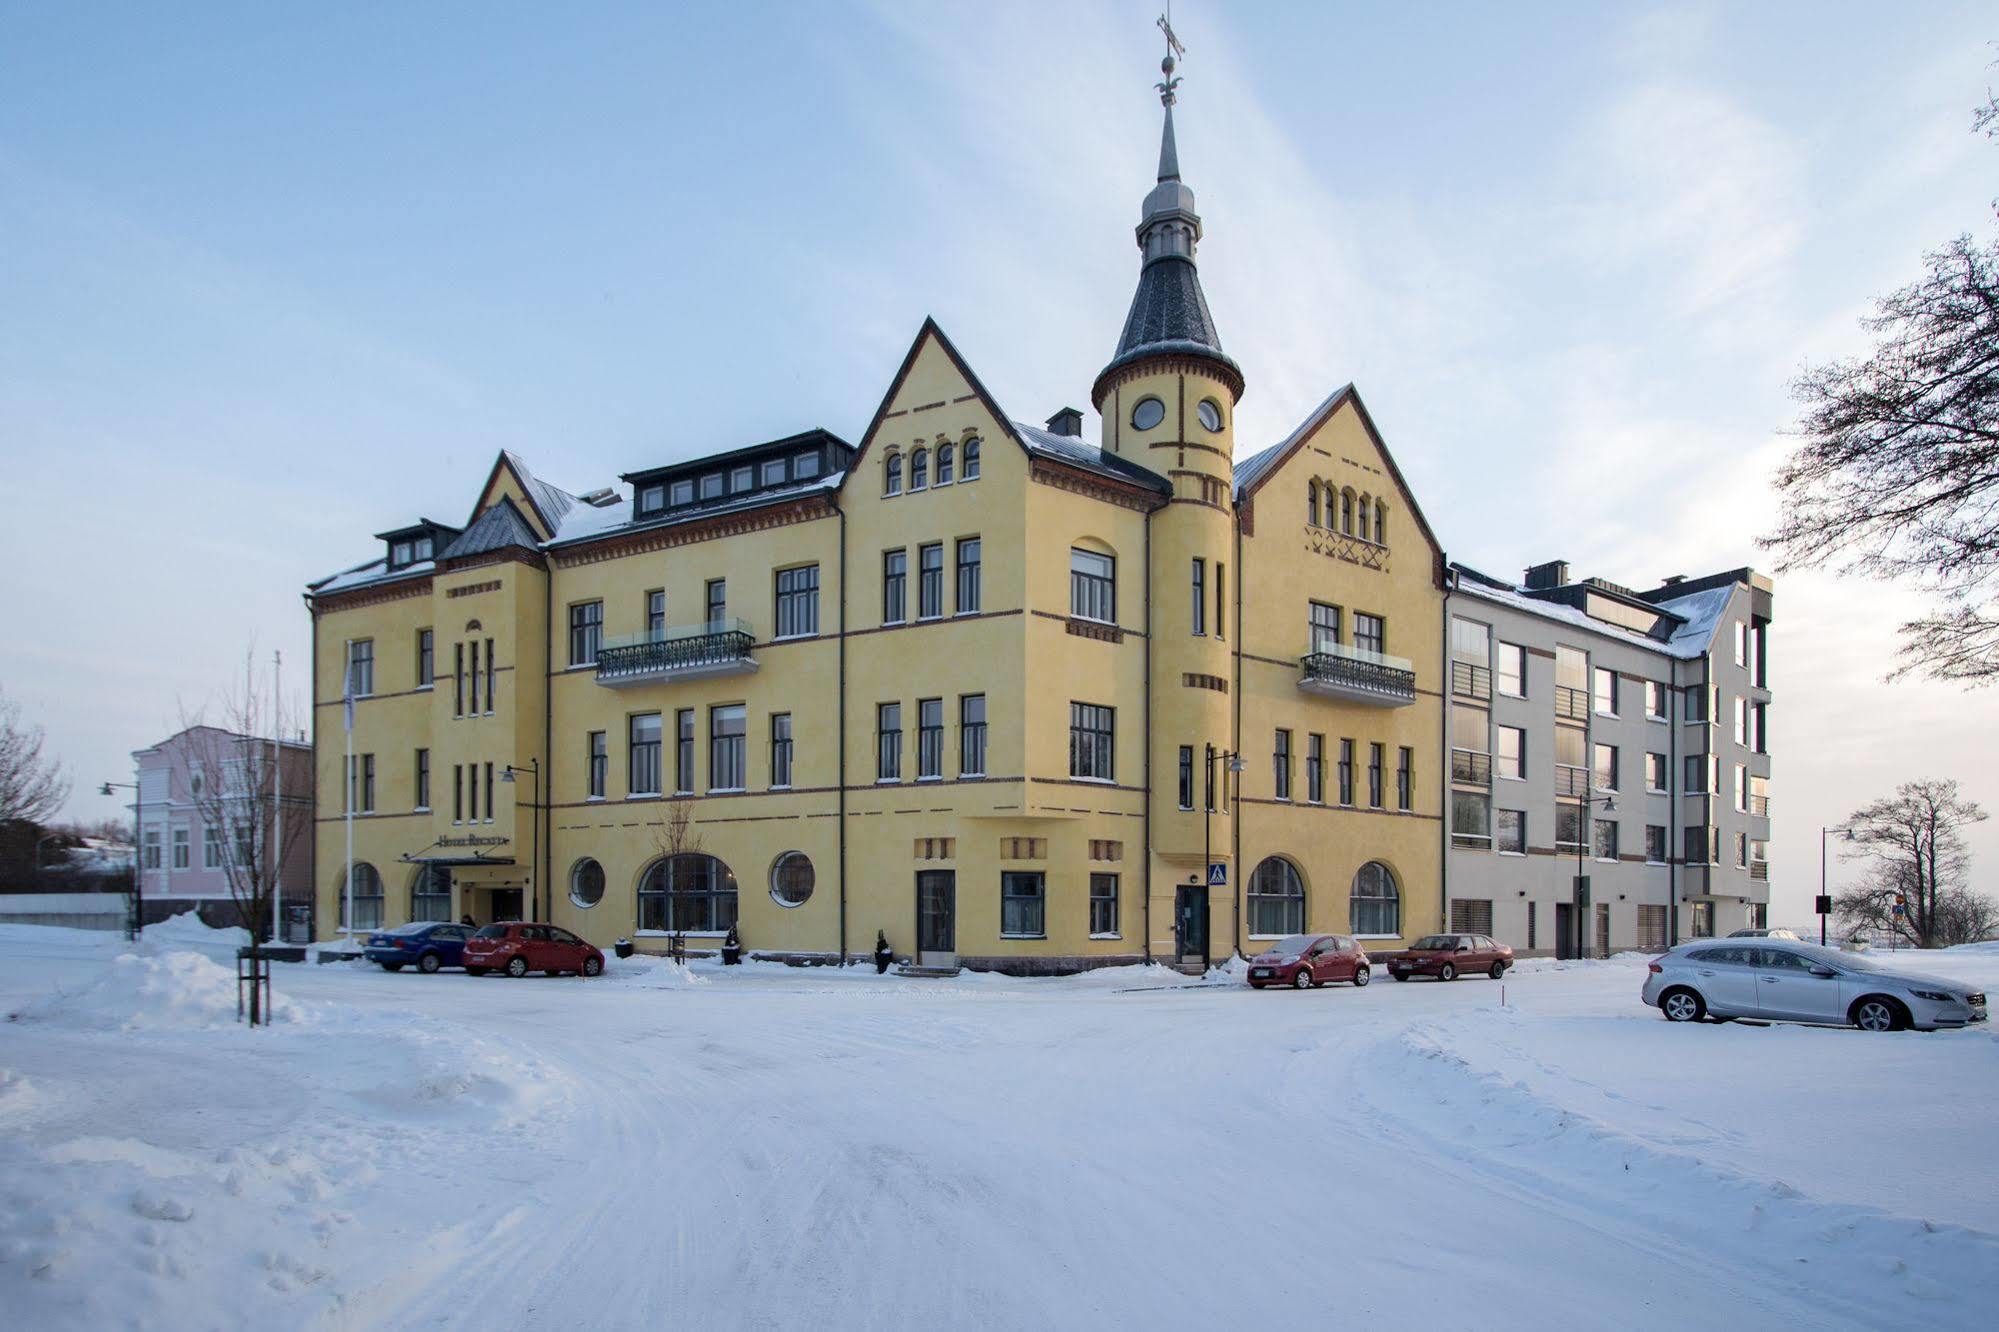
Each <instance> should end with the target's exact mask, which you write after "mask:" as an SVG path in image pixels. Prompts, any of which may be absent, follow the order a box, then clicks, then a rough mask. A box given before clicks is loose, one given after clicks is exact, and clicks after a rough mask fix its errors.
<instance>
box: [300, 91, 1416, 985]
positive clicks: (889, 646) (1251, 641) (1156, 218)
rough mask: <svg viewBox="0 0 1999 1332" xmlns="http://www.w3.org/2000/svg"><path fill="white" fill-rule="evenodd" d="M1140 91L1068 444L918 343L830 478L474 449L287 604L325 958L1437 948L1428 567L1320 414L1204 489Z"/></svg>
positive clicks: (814, 469) (1188, 331)
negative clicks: (1101, 312)
mask: <svg viewBox="0 0 1999 1332" xmlns="http://www.w3.org/2000/svg"><path fill="white" fill-rule="evenodd" d="M1166 97H1167V101H1168V104H1167V108H1166V117H1165V128H1164V133H1163V136H1162V143H1161V153H1160V163H1159V170H1158V173H1157V183H1156V184H1155V186H1154V188H1153V189H1152V191H1151V192H1150V193H1149V194H1148V195H1147V196H1146V199H1145V202H1144V205H1143V208H1142V211H1141V219H1140V223H1139V226H1138V229H1137V233H1136V239H1137V244H1138V248H1139V250H1140V254H1141V268H1140V275H1139V281H1138V289H1137V292H1136V294H1135V296H1134V298H1133V301H1132V305H1131V308H1130V310H1129V312H1128V315H1127V318H1126V322H1125V325H1124V328H1123V332H1122V334H1121V336H1120V338H1119V341H1118V344H1117V348H1116V351H1115V353H1114V355H1113V356H1112V358H1111V360H1110V361H1109V363H1108V364H1107V365H1106V366H1105V367H1104V368H1103V369H1102V370H1101V372H1099V373H1098V374H1097V376H1096V378H1095V381H1094V383H1093V386H1092V390H1091V402H1092V405H1093V406H1094V407H1095V409H1096V411H1097V412H1098V413H1099V414H1100V417H1101V427H1100V433H1099V441H1100V442H1099V443H1096V444H1092V443H1089V442H1087V441H1086V440H1085V439H1084V437H1083V430H1082V426H1083V414H1082V413H1081V412H1080V411H1077V410H1074V409H1068V408H1065V409H1063V410H1061V411H1058V412H1056V413H1055V414H1054V415H1052V416H1050V417H1049V418H1048V419H1047V422H1046V424H1045V425H1044V426H1032V425H1028V424H1024V423H1022V422H1019V421H1016V420H1014V419H1012V417H1011V416H1009V415H1008V414H1007V413H1006V412H1005V411H1003V410H1002V409H1001V407H1000V405H999V404H998V402H997V401H996V400H995V399H994V397H993V395H992V394H991V393H990V392H988V391H987V389H986V388H985V387H984V385H982V384H981V383H980V381H979V379H978V377H977V376H976V375H975V374H974V373H973V371H972V369H971V367H970V366H969V365H968V364H967V362H966V361H965V359H964V358H963V357H962V356H961V355H960V354H959V352H958V351H957V350H956V348H955V347H953V346H952V344H951V343H950V341H949V340H948V339H947V338H946V337H945V336H944V334H943V332H942V330H941V329H939V328H938V327H937V326H936V325H935V324H934V323H932V322H929V321H926V322H925V324H924V326H923V328H922V329H921V330H920V331H919V332H918V334H917V336H916V338H915V340H914V342H913V343H912V345H911V346H910V348H909V351H908V354H907V356H906V357H905V358H904V360H903V362H902V364H901V366H900V367H899V368H898V369H897V370H896V372H895V374H894V375H893V376H892V377H891V379H890V381H889V384H888V388H887V391H886V393H885V394H884V395H883V398H882V400H881V404H880V407H879V408H878V410H877V411H876V413H875V415H874V418H873V419H872V420H871V421H870V422H869V423H868V425H867V427H866V429H865V430H864V431H862V432H861V433H860V435H859V440H858V443H855V444H849V443H847V442H845V441H844V440H842V439H840V438H838V437H836V436H834V435H832V434H830V433H827V432H825V431H823V430H813V431H807V432H805V433H802V434H799V435H795V436H791V437H789V438H786V439H782V440H776V441H771V442H769V443H764V444H757V445H752V446H750V447H746V448H739V449H735V450H731V451H727V452H722V453H717V454H713V455H711V456H708V457H704V458H700V459H695V460H690V461H684V462H672V463H665V464H661V465H655V466H649V467H645V468H642V469H640V470H636V471H631V472H627V473H625V474H624V475H623V476H622V477H621V478H620V481H621V484H620V485H617V486H605V487H602V488H599V489H596V490H591V491H589V492H587V493H576V492H572V491H567V490H563V489H560V488H558V487H555V486H553V485H550V484H548V483H546V482H544V481H542V480H540V479H538V478H536V477H535V476H533V475H532V473H531V472H530V471H529V469H528V468H527V467H526V465H525V464H524V463H523V462H522V461H521V460H520V459H518V458H516V457H514V456H512V455H510V454H503V455H502V456H501V457H500V458H499V459H498V460H497V461H496V462H495V463H494V465H493V467H492V469H491V471H490V472H489V473H488V474H487V476H486V478H485V481H484V483H483V485H482V486H480V488H479V490H478V492H477V495H476V499H475V502H474V504H473V505H472V508H471V512H470V515H469V517H468V518H467V519H466V521H465V522H464V524H463V525H462V526H452V525H448V524H445V523H441V522H436V521H433V520H423V521H419V522H415V523H411V524H409V525H406V526H403V527H398V528H394V529H391V530H389V531H386V532H383V533H380V534H378V540H380V541H381V542H382V543H383V547H382V553H381V555H380V556H378V557H377V558H375V559H373V560H370V561H368V562H366V563H364V564H362V565H359V566H357V567H355V568H353V569H350V570H348V571H346V572H344V573H341V574H338V575H335V576H333V577H331V578H328V579H324V580H321V581H320V582H317V583H315V584H313V585H312V586H311V587H310V588H309V589H308V591H307V594H306V599H307V603H308V606H309V608H310V611H311V614H312V619H313V640H314V670H313V679H314V716H315V724H316V734H317V740H318V757H317V762H316V780H317V784H318V789H319V791H320V794H321V801H320V809H319V817H320V825H319V826H320V835H319V838H318V848H319V851H318V857H317V868H316V874H315V878H316V882H317V885H318V892H319V899H320V907H321V912H322V919H323V921H324V922H325V923H326V924H325V926H323V927H322V929H321V931H320V932H321V934H322V935H326V934H330V933H331V932H332V930H331V928H330V927H331V926H332V924H333V922H336V921H338V922H341V923H342V924H343V925H351V926H352V927H354V928H369V927H372V926H374V925H377V924H384V923H395V922H398V921H402V920H406V919H413V918H418V919H420V918H454V919H455V918H457V917H459V916H461V915H470V916H472V917H473V918H474V919H476V920H479V921H482V922H483V921H488V920H493V919H508V918H522V919H529V920H551V921H553V922H555V923H557V924H559V925H562V926H564V927H566V928H569V929H572V930H574V931H576V932H577V933H579V934H582V935H583V936H585V937H586V938H589V939H590V940H592V941H593V942H595V943H598V944H600V945H609V944H611V943H612V942H614V941H615V940H617V939H619V938H621V937H629V938H632V939H633V940H634V942H635V943H636V945H637V946H638V947H640V948H641V949H645V950H648V951H659V950H661V949H663V948H664V947H665V946H666V941H667V938H668V936H670V935H681V936H685V937H686V939H687V940H688V941H689V943H690V946H692V947H695V948H703V947H713V946H715V945H717V944H719V943H720V942H721V941H722V940H723V939H724V938H725V937H726V935H727V933H728V932H729V931H730V930H732V929H733V930H735V931H737V933H738V935H739V937H740V940H741V942H742V944H743V946H744V947H745V948H746V949H748V950H749V951H751V952H752V953H759V954H763V955H767V956H776V957H785V958H793V959H806V960H819V959H831V958H840V957H845V956H850V955H853V954H856V953H862V954H864V953H867V952H868V951H870V950H871V949H872V948H873V947H874V945H875V942H876V938H877V934H878V933H879V934H880V935H881V936H882V937H885V938H886V939H887V940H888V943H889V945H890V947H891V949H892V950H893V951H894V952H895V953H896V954H897V955H899V956H901V957H904V958H907V959H909V960H911V961H913V962H916V963H919V964H924V965H932V966H945V967H948V966H956V965H970V966H975V967H983V968H1003V969H1010V970H1017V971H1040V970H1069V969H1075V968H1079V967H1088V966H1098V965H1105V964H1113V963H1126V962H1134V961H1139V960H1144V959H1154V960H1160V961H1169V962H1175V963H1183V964H1185V963H1198V962H1201V961H1204V960H1216V959H1220V958H1224V957H1227V956H1229V955H1230V954H1232V953H1234V952H1238V951H1254V950H1255V948H1256V947H1257V945H1258V941H1259V940H1261V939H1265V938H1269V937H1278V936H1282V935H1286V934H1292V933H1298V932H1301V931H1305V930H1315V931H1352V932H1355V933H1358V934H1361V935H1362V936H1364V937H1366V938H1369V939H1371V940H1376V941H1380V942H1381V943H1383V944H1387V945H1391V946H1392V945H1393V944H1394V943H1395V942H1397V941H1400V940H1403V939H1406V938H1408V937H1409V936H1412V935H1415V934H1421V933H1424V932H1426V931H1429V930H1432V929H1435V928H1436V927H1438V925H1439V924H1440V923H1441V919H1442V911H1443V870H1444V855H1445V852H1444V847H1445V841H1446V832H1445V823H1444V791H1445V786H1444V783H1443V780H1442V774H1441V771H1440V767H1439V764H1440V757H1439V756H1440V755H1441V754H1442V753H1443V749H1444V742H1443V730H1442V724H1443V702H1442V699H1443V690H1444V688H1445V669H1444V668H1445V637H1444V635H1445V619H1446V616H1445V607H1444V594H1445V588H1444V584H1445V577H1446V564H1445V560H1444V555H1443V551H1442V549H1441V547H1440V546H1439V545H1438V543H1437V541H1436V539H1435V538H1434V536H1433V534H1432V533H1431V532H1430V530H1429V527H1428V525H1427V523H1426V522H1425V521H1424V519H1423V516H1422V514H1421V512H1420V510H1419V509H1418V507H1417V505H1416V502H1415V500H1414V497H1413V496H1412V495H1411V494H1410V493H1409V491H1408V489H1407V487H1406V485H1405V484H1404V483H1403V480H1402V477H1401V474H1400V472H1399V471H1398V469H1397V468H1396V465H1395V463H1394V460H1393V459H1392V457H1391V456H1390V455H1389V452H1388V449H1387V447H1386V445H1385V444H1384V443H1383V441H1382V438H1381V436H1380V434H1379V432H1378V431H1377V429H1376V428H1375V425H1374V423H1373V422H1372V421H1371V420H1370V419H1369V416H1368V413H1367V411H1366V408H1365V407H1364V406H1363V404H1362V403H1361V400H1360V398H1359V395H1358V394H1357V393H1355V392H1354V391H1353V389H1352V388H1351V387H1348V388H1344V389H1341V390H1339V391H1338V392H1336V393H1334V394H1333V395H1332V396H1330V397H1329V398H1328V399H1327V400H1326V401H1325V402H1324V403H1323V404H1321V405H1320V407H1319V408H1318V409H1317V410H1315V411H1314V412H1313V413H1312V415H1311V416H1310V417H1309V418H1308V419H1307V420H1306V421H1305V422H1303V423H1302V424H1301V425H1300V426H1299V428H1298V429H1297V430H1296V431H1294V432H1293V433H1292V434H1291V435H1290V436H1289V437H1288V438H1287V439H1285V440H1284V441H1282V442H1280V443H1278V444H1276V445H1273V446H1271V447H1269V448H1266V449H1263V450H1261V451H1260V452H1256V453H1254V454H1253V455H1252V456H1249V457H1247V458H1245V459H1244V460H1243V461H1242V462H1240V463H1238V462H1237V461H1236V454H1237V441H1236V439H1235V424H1234V423H1235V406H1236V404H1237V402H1238V401H1239V400H1240V398H1241V396H1242V393H1243V391H1244V375H1243V372H1242V370H1241V368H1240V367H1238V366H1237V365H1236V363H1235V362H1234V361H1233V360H1232V359H1230V358H1229V357H1228V356H1227V355H1226V354H1225V353H1224V352H1223V350H1222V345H1221V340H1220V337H1219V335H1218V333H1217V331H1216V327H1215V323H1214V320H1213V317H1212V315H1211V314H1210V312H1209V309H1208V306H1207V302H1206V299H1205V297H1204V295H1203V293H1202V291H1201V287H1200V282H1199V277H1198V272H1197V269H1196V265H1195V249H1196V245H1197V243H1198V242H1199V240H1200V237H1201V221H1200V217H1199V215H1198V213H1197V212H1196V211H1195V201H1194V195H1193V192H1192V190H1191V189H1189V188H1188V187H1187V186H1186V185H1185V184H1184V183H1183V182H1182V180H1181V178H1180V170H1179V163H1178V156H1177V151H1176V148H1175V143H1174V138H1173V124H1172V106H1171V100H1170V99H1171V92H1170V90H1169V91H1168V92H1167V94H1166ZM350 696H351V699H352V701H351V702H350V701H349V698H350ZM350 717H351V722H350V721H349V720H348V718H350ZM350 846H351V851H350V850H349V848H350Z"/></svg>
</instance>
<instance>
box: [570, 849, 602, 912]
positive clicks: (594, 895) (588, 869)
mask: <svg viewBox="0 0 1999 1332" xmlns="http://www.w3.org/2000/svg"><path fill="white" fill-rule="evenodd" d="M569 900H570V901H572V902H574V903H575V904H576V905H577V906H580V907H593V906H596V905H597V904H598V903H599V902H601V901H603V900H604V867H603V866H602V865H599V864H598V863H597V862H596V861H594V860H591V859H589V858H588V857H587V856H586V857H585V858H584V859H582V860H579V861H577V862H576V865H575V867H574V868H572V869H571V870H570V871H569Z"/></svg>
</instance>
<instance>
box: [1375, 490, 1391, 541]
mask: <svg viewBox="0 0 1999 1332" xmlns="http://www.w3.org/2000/svg"><path fill="white" fill-rule="evenodd" d="M1374 540H1375V542H1376V544H1377V545H1383V546H1385V545H1387V544H1388V506H1387V505H1386V504H1382V503H1380V502H1379V501H1377V502H1376V503H1375V506H1374Z"/></svg>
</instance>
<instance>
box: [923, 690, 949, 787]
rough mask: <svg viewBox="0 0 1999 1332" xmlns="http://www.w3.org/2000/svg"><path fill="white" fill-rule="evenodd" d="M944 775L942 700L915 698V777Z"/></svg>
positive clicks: (930, 777) (934, 778)
mask: <svg viewBox="0 0 1999 1332" xmlns="http://www.w3.org/2000/svg"><path fill="white" fill-rule="evenodd" d="M943 775H944V700H943V699H941V698H919V699H917V700H916V779H917V780H918V781H922V780H924V779H925V778H929V779H930V780H932V781H935V780H937V779H938V778H940V777H942V776H943Z"/></svg>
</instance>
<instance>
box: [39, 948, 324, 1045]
mask: <svg viewBox="0 0 1999 1332" xmlns="http://www.w3.org/2000/svg"><path fill="white" fill-rule="evenodd" d="M304 1016H305V1011H304V1010H303V1009H302V1008H300V1007H299V1005H297V1004H295V1003H293V1002H292V1001H291V1000H289V999H286V998H284V997H283V996H282V995H275V994H274V995H272V996H271V1018H272V1020H273V1021H275V1022H297V1021H299V1020H300V1019H302V1018H303V1017H304ZM8 1018H9V1020H10V1021H30V1022H50V1023H55V1024H57V1025H61V1026H68V1027H82V1028H87V1029H91V1030H97V1031H154V1030H160V1029H168V1028H189V1027H195V1028H198V1027H214V1026H224V1025H228V1026H233V1025H235V1024H236V1023H237V1022H239V1021H241V1019H240V1018H239V1017H238V1016H237V1014H236V977H235V975H234V973H232V972H230V971H228V970H226V969H224V968H223V967H221V966H218V965H217V964H216V963H214V962H212V961H210V960H209V959H208V958H205V957H203V956H202V955H201V954H199V953H189V952H176V953H166V954H163V955H160V956H157V957H141V956H139V955H137V954H135V953H124V954H121V955H120V956H118V957H115V958H113V959H112V960H111V962H110V965H108V966H107V967H105V968H104V970H103V971H101V972H100V973H98V974H97V975H96V976H95V977H93V978H92V979H91V980H89V981H88V982H86V983H85V984H84V985H83V986H82V987H81V988H80V989H76V990H68V991H65V990H60V989H58V990H57V991H56V992H55V993H54V994H50V995H47V996H45V997H43V998H41V999H38V1000H35V1001H34V1002H32V1003H30V1004H28V1005H26V1006H25V1007H23V1008H21V1009H19V1010H17V1011H15V1012H13V1013H10V1014H9V1015H8Z"/></svg>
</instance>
